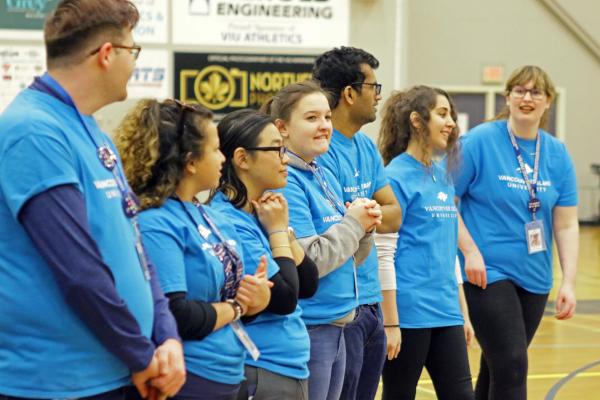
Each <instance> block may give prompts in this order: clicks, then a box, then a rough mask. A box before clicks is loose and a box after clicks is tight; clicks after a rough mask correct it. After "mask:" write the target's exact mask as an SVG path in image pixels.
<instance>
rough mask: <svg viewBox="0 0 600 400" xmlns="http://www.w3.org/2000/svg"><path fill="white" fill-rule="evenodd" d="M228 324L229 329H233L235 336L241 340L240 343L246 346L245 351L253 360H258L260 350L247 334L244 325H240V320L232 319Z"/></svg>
mask: <svg viewBox="0 0 600 400" xmlns="http://www.w3.org/2000/svg"><path fill="white" fill-rule="evenodd" d="M229 326H231V329H233V333H235V336H237V338H238V339H239V340H240V342H242V344H243V345H244V347H245V348H246V351H247V352H248V354H250V356H251V357H252V359H253V360H254V361H256V360H258V357H259V356H260V351H259V350H258V347H256V345H255V344H254V342H253V341H252V339H251V338H250V335H248V332H247V331H246V329H245V328H244V325H242V323H241V322H240V321H232V322H230V323H229Z"/></svg>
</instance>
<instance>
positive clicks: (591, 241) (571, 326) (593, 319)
mask: <svg viewBox="0 0 600 400" xmlns="http://www.w3.org/2000/svg"><path fill="white" fill-rule="evenodd" d="M554 264H555V272H554V279H555V286H558V284H560V281H561V273H560V267H559V265H558V260H557V258H556V254H555V262H554ZM556 289H557V288H556V287H555V288H554V289H553V290H552V292H551V293H550V297H549V301H548V305H547V306H546V314H545V315H544V317H543V319H542V322H541V324H540V327H539V328H538V331H537V334H536V336H535V338H534V340H533V342H532V343H531V346H530V347H529V375H528V381H527V385H528V387H527V392H528V399H530V400H538V399H539V400H588V399H589V400H592V399H600V227H589V226H586V227H581V231H580V251H579V269H578V273H577V288H576V290H577V301H578V303H577V312H576V314H575V316H574V317H573V318H572V319H570V320H568V321H558V320H556V319H555V318H554V311H553V310H554V300H555V298H556ZM480 354H481V350H480V348H479V346H478V345H477V343H475V344H474V345H472V346H471V348H470V349H469V361H470V365H471V374H472V375H473V382H474V383H475V378H476V377H477V372H478V371H479V356H480ZM379 398H380V397H379V394H378V396H377V399H379ZM435 398H436V396H435V391H434V389H433V385H432V384H431V381H430V380H429V376H428V375H427V372H426V371H424V372H423V375H422V376H421V380H420V381H419V386H418V388H417V400H428V399H435Z"/></svg>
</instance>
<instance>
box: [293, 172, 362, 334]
mask: <svg viewBox="0 0 600 400" xmlns="http://www.w3.org/2000/svg"><path fill="white" fill-rule="evenodd" d="M288 173H289V176H288V181H287V185H286V187H285V189H284V190H283V193H284V195H285V198H286V199H287V201H288V206H289V210H290V226H291V227H292V228H294V231H295V234H296V236H297V237H298V238H303V237H308V236H315V235H320V234H322V233H324V232H325V231H326V230H327V229H328V228H329V227H330V226H332V225H333V224H336V223H339V222H340V221H341V220H342V215H341V214H340V213H339V211H338V210H337V209H336V207H335V206H334V205H333V204H332V203H331V202H330V201H329V200H328V198H327V196H326V195H325V193H324V192H323V190H322V189H321V186H319V183H318V182H317V179H316V178H315V177H314V175H313V173H312V172H310V171H304V170H301V169H298V168H295V167H293V166H289V167H288ZM323 173H324V176H325V182H327V185H328V186H329V188H330V189H331V190H333V192H334V193H335V194H336V195H337V196H338V198H339V199H341V198H342V197H341V192H342V190H341V187H340V185H339V183H338V182H337V181H336V180H335V178H334V177H333V175H332V173H331V172H330V171H329V170H327V169H325V168H323ZM298 302H299V303H300V307H301V308H302V319H303V320H304V322H305V323H306V324H307V325H320V324H328V323H330V322H333V321H336V320H338V319H340V318H341V317H343V316H345V315H346V314H348V313H349V312H351V311H352V310H353V309H354V308H356V307H357V305H358V304H357V300H356V291H355V288H354V260H353V258H352V257H350V258H348V260H347V261H346V262H345V263H344V264H343V265H342V266H341V267H339V268H338V269H336V270H335V271H333V272H331V273H329V274H327V275H325V276H324V277H322V278H320V279H319V288H318V289H317V293H315V295H314V296H312V297H311V298H308V299H300V300H299V301H298Z"/></svg>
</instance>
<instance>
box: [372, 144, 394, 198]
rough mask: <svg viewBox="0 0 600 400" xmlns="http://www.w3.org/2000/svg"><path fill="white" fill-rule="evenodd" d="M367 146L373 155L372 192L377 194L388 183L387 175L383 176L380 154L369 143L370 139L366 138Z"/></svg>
mask: <svg viewBox="0 0 600 400" xmlns="http://www.w3.org/2000/svg"><path fill="white" fill-rule="evenodd" d="M367 140H368V141H369V144H370V146H371V154H373V164H374V166H375V169H374V171H373V172H374V176H373V178H374V180H373V184H374V185H375V190H373V192H377V191H379V190H381V189H383V188H384V187H385V186H387V184H388V183H389V181H388V178H387V175H386V174H385V169H384V167H383V159H382V158H381V154H379V151H377V147H376V146H375V143H373V142H372V141H371V139H369V138H367Z"/></svg>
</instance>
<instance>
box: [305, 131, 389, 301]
mask: <svg viewBox="0 0 600 400" xmlns="http://www.w3.org/2000/svg"><path fill="white" fill-rule="evenodd" d="M317 161H318V162H319V163H320V165H322V166H325V167H326V168H327V169H329V170H330V171H331V172H333V175H334V176H336V177H337V179H338V181H339V182H340V185H341V186H342V191H343V198H342V200H343V202H344V203H345V202H347V201H349V202H350V203H352V202H353V201H354V200H355V199H357V198H358V197H364V198H367V199H372V198H373V194H374V193H375V192H377V191H378V190H380V189H382V188H383V187H385V186H386V185H387V184H388V181H387V179H386V176H385V171H384V169H383V161H382V160H381V155H380V154H379V152H378V151H377V147H375V143H373V141H372V140H371V139H370V138H369V137H368V136H367V135H365V134H364V133H362V132H358V133H356V134H355V135H354V137H353V138H352V139H348V138H347V137H346V136H344V135H343V134H341V133H340V132H339V131H337V130H335V129H334V130H333V135H332V137H331V144H330V145H329V150H328V151H327V153H325V154H323V155H321V156H320V157H319V158H318V159H317ZM377 266H378V262H377V249H376V248H375V246H373V249H372V250H371V253H370V254H369V256H368V257H367V258H366V259H365V261H364V262H363V263H362V265H361V266H360V267H358V269H357V280H358V303H359V304H371V303H376V302H380V301H381V300H382V297H381V285H380V283H379V274H378V271H377Z"/></svg>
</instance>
